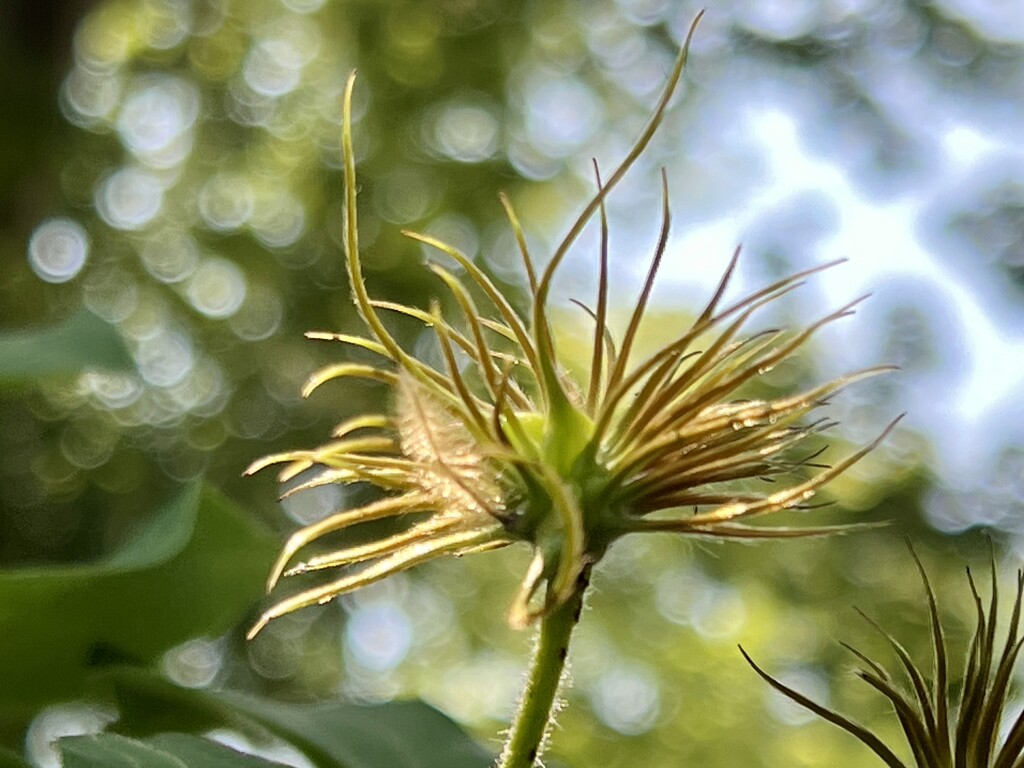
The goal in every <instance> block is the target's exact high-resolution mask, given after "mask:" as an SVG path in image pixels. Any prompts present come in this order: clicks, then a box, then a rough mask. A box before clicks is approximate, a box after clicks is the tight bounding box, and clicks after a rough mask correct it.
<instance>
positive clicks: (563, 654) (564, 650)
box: [558, 645, 569, 661]
mask: <svg viewBox="0 0 1024 768" xmlns="http://www.w3.org/2000/svg"><path fill="white" fill-rule="evenodd" d="M568 655H569V649H568V648H566V647H565V646H564V645H563V646H562V647H561V648H559V649H558V658H559V659H561V660H562V661H565V657H566V656H568Z"/></svg>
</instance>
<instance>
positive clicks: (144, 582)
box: [0, 483, 276, 722]
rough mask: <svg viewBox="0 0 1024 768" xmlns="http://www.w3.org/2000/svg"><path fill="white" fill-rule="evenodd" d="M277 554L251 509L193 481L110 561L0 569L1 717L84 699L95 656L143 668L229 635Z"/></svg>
mask: <svg viewBox="0 0 1024 768" xmlns="http://www.w3.org/2000/svg"><path fill="white" fill-rule="evenodd" d="M275 550H276V541H275V539H274V537H273V536H272V535H271V534H270V533H269V532H268V531H266V530H264V529H263V527H262V526H260V525H257V524H256V523H255V521H254V520H253V519H252V518H251V516H248V515H246V514H245V513H244V512H242V511H240V510H238V509H237V508H236V507H235V506H234V505H232V504H231V503H230V502H229V501H228V500H226V499H225V498H224V497H223V496H221V495H220V494H218V493H217V492H215V491H213V490H211V489H209V488H203V487H202V486H201V485H200V484H198V483H197V484H193V485H191V486H189V487H186V488H185V489H183V490H182V491H181V492H179V493H178V494H177V495H176V496H175V497H174V498H173V499H171V500H170V501H169V502H168V503H167V504H165V505H164V506H163V508H162V509H160V510H159V511H157V512H156V514H155V515H153V516H152V517H151V518H150V519H149V520H148V521H147V522H146V523H145V524H144V525H143V526H142V527H141V528H140V530H139V531H138V532H137V533H136V534H135V536H134V537H133V538H131V539H130V540H128V541H127V542H126V543H125V544H124V546H122V547H121V548H120V549H118V550H116V551H115V552H113V553H112V554H110V555H109V556H107V557H105V558H102V559H100V560H98V561H95V562H92V563H87V564H81V565H68V566H58V567H42V568H21V569H15V570H9V571H0V627H4V628H5V631H3V632H0V680H3V685H0V720H7V721H8V722H12V721H13V722H24V718H27V717H28V716H29V715H30V714H31V713H32V712H33V711H34V710H36V709H38V708H39V707H40V706H42V705H44V704H46V703H48V702H52V701H55V700H60V699H65V698H69V697H73V696H76V695H80V694H81V693H82V692H83V691H84V690H86V686H87V683H88V678H89V675H90V673H91V672H92V671H93V669H94V667H95V666H96V664H97V662H98V661H101V660H110V659H121V660H126V659H127V660H131V661H134V662H137V663H146V662H149V661H151V660H153V659H156V658H158V657H159V656H160V655H161V654H162V653H163V652H164V651H166V650H167V649H168V648H170V647H172V646H174V645H176V644H178V643H180V642H182V641H184V640H187V639H188V638H190V637H195V636H199V635H218V634H221V633H223V632H225V631H227V630H228V629H230V628H231V627H232V626H233V625H234V624H235V623H237V622H238V621H239V620H240V619H241V618H242V616H243V615H244V613H245V612H246V610H248V609H250V608H251V607H252V606H253V605H254V604H255V603H256V601H257V600H258V598H259V596H260V592H261V588H262V584H263V578H264V576H265V574H266V572H267V570H268V569H269V567H270V564H271V562H272V560H273V556H274V552H275ZM6 628H10V630H7V629H6ZM19 718H21V719H19Z"/></svg>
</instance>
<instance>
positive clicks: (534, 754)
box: [530, 747, 537, 765]
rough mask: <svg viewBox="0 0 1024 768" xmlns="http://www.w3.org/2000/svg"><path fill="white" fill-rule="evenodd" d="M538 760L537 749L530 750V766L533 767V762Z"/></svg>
mask: <svg viewBox="0 0 1024 768" xmlns="http://www.w3.org/2000/svg"><path fill="white" fill-rule="evenodd" d="M536 759H537V748H536V747H534V748H533V749H531V750H530V765H533V761H534V760H536Z"/></svg>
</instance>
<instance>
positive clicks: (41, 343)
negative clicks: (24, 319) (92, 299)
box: [0, 310, 134, 384]
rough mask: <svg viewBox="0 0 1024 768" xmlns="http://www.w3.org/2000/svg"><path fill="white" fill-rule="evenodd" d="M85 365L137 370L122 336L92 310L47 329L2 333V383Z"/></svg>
mask: <svg viewBox="0 0 1024 768" xmlns="http://www.w3.org/2000/svg"><path fill="white" fill-rule="evenodd" d="M86 368H100V369H103V370H108V371H131V370H134V364H133V363H132V358H131V355H130V354H128V349H127V347H125V345H124V341H123V340H122V339H121V337H120V335H118V333H117V331H116V330H115V329H114V328H113V326H111V325H109V324H107V323H105V322H103V321H102V320H100V319H99V318H98V317H96V315H94V314H92V313H91V312H87V311H85V310H82V311H80V312H76V313H75V314H73V315H71V316H70V317H68V318H66V319H64V320H62V321H61V322H60V323H57V324H56V325H51V326H48V327H45V328H31V329H26V330H19V331H4V332H0V384H20V383H25V382H31V381H36V380H38V379H43V378H49V377H52V376H71V375H74V374H76V373H79V372H81V371H82V370H84V369H86Z"/></svg>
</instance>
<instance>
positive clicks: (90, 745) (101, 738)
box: [60, 733, 281, 768]
mask: <svg viewBox="0 0 1024 768" xmlns="http://www.w3.org/2000/svg"><path fill="white" fill-rule="evenodd" d="M60 751H61V756H62V758H63V763H64V768H183V766H188V768H275V767H277V768H280V766H281V763H272V762H270V761H269V760H264V759H263V758H260V757H254V756H253V755H246V754H243V753H241V752H236V751H235V750H233V749H230V748H229V747H225V746H224V745H222V744H217V743H216V742H213V741H209V740H208V739H201V738H199V737H197V736H186V735H185V734H181V733H164V734H161V735H159V736H154V737H153V738H151V739H148V740H147V741H145V742H142V741H135V740H134V739H128V738H125V737H124V736H117V735H116V734H113V733H100V734H97V735H94V736H73V737H71V738H65V739H61V740H60Z"/></svg>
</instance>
